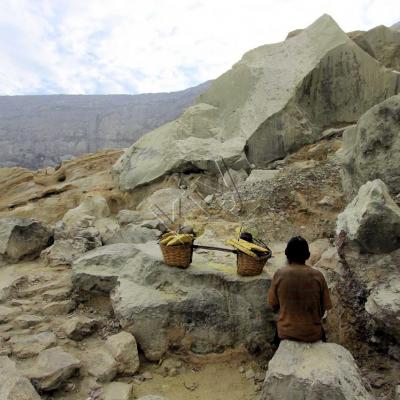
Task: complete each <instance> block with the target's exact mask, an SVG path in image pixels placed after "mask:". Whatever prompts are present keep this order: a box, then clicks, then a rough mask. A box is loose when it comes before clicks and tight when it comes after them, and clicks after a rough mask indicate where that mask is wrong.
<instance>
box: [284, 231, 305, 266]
mask: <svg viewBox="0 0 400 400" xmlns="http://www.w3.org/2000/svg"><path fill="white" fill-rule="evenodd" d="M285 254H286V257H287V259H288V261H289V263H290V264H291V263H297V264H305V262H306V261H307V260H308V259H309V258H310V250H309V248H308V243H307V240H305V239H304V238H302V237H301V236H295V237H292V238H291V239H290V240H289V242H288V244H287V246H286V250H285Z"/></svg>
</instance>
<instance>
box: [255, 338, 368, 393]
mask: <svg viewBox="0 0 400 400" xmlns="http://www.w3.org/2000/svg"><path fill="white" fill-rule="evenodd" d="M284 399H287V400H289V399H290V400H303V399H307V400H321V399H325V400H372V399H373V398H372V396H371V395H370V394H369V393H368V392H367V390H366V389H365V387H364V385H363V382H362V377H361V374H360V372H359V370H358V367H357V365H356V362H355V361H354V359H353V357H352V355H351V354H350V352H349V351H348V350H346V349H345V348H344V347H342V346H339V345H337V344H334V343H322V342H316V343H300V342H294V341H289V340H284V341H282V342H281V344H280V345H279V348H278V350H277V352H276V353H275V355H274V357H273V358H272V360H271V361H270V362H269V364H268V371H267V374H266V377H265V381H264V384H263V389H262V393H261V396H260V400H284Z"/></svg>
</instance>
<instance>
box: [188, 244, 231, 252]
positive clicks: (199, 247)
mask: <svg viewBox="0 0 400 400" xmlns="http://www.w3.org/2000/svg"><path fill="white" fill-rule="evenodd" d="M193 249H205V250H216V251H224V252H226V253H233V254H237V250H232V249H226V248H224V247H215V246H203V245H201V244H194V245H193Z"/></svg>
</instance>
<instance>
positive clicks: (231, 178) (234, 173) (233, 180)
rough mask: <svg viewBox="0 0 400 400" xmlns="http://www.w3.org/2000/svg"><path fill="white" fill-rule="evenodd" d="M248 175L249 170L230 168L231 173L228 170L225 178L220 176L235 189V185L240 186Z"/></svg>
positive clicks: (228, 185) (229, 186) (227, 184)
mask: <svg viewBox="0 0 400 400" xmlns="http://www.w3.org/2000/svg"><path fill="white" fill-rule="evenodd" d="M247 177H248V174H247V172H246V171H245V170H244V169H241V170H234V169H231V168H230V169H229V173H228V171H226V172H225V173H224V175H223V179H222V178H220V181H221V180H222V182H223V183H224V184H225V185H226V186H227V187H228V188H231V189H233V188H234V186H236V187H238V186H239V185H241V184H242V183H243V182H244V181H245V180H246V179H247Z"/></svg>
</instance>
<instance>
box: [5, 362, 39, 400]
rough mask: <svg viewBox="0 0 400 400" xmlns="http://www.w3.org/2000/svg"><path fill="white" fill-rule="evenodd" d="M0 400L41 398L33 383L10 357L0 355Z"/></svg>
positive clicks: (36, 399) (35, 399) (32, 399)
mask: <svg viewBox="0 0 400 400" xmlns="http://www.w3.org/2000/svg"><path fill="white" fill-rule="evenodd" d="M0 400H40V396H39V395H38V394H37V392H36V390H35V389H34V387H33V386H32V384H31V383H30V382H29V380H28V379H27V378H25V377H24V376H22V375H21V374H20V372H19V371H18V369H17V367H16V365H15V363H14V361H12V360H10V359H9V358H8V357H0Z"/></svg>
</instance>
